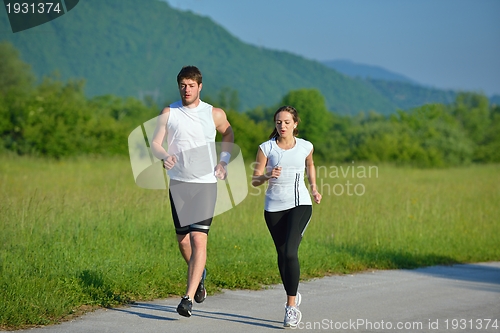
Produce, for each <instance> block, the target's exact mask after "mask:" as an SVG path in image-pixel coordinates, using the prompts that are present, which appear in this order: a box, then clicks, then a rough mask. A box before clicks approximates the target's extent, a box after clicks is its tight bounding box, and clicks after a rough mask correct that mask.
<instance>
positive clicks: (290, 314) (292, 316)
mask: <svg viewBox="0 0 500 333" xmlns="http://www.w3.org/2000/svg"><path fill="white" fill-rule="evenodd" d="M301 319H302V312H300V310H299V309H298V308H296V307H295V306H287V307H285V319H284V321H283V326H285V327H292V328H295V327H297V325H298V324H299V323H300V320H301Z"/></svg>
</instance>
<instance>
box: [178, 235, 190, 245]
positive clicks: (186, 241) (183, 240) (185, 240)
mask: <svg viewBox="0 0 500 333" xmlns="http://www.w3.org/2000/svg"><path fill="white" fill-rule="evenodd" d="M177 242H178V243H179V246H181V247H185V246H191V240H190V237H189V234H186V235H177Z"/></svg>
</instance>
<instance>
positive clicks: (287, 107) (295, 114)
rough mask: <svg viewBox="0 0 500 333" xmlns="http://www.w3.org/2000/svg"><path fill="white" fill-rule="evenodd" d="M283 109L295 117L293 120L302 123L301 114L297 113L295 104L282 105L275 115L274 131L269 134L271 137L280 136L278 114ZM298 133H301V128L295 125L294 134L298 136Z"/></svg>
mask: <svg viewBox="0 0 500 333" xmlns="http://www.w3.org/2000/svg"><path fill="white" fill-rule="evenodd" d="M282 111H286V112H288V113H290V114H291V115H292V117H293V121H294V122H296V123H297V124H298V123H300V118H299V114H298V113H297V110H295V108H294V107H293V106H289V105H285V106H282V107H280V108H279V109H278V110H276V112H275V113H274V117H273V122H274V129H273V132H272V133H271V135H269V139H272V138H277V137H278V136H279V133H278V130H277V129H276V116H277V115H278V113H280V112H282ZM298 133H299V130H298V129H297V127H295V128H294V129H293V136H297V134H298Z"/></svg>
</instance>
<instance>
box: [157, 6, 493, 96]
mask: <svg viewBox="0 0 500 333" xmlns="http://www.w3.org/2000/svg"><path fill="white" fill-rule="evenodd" d="M166 1H167V2H168V3H169V4H170V5H171V6H173V7H174V8H177V9H182V10H191V11H192V12H194V13H196V14H199V15H203V16H208V17H210V18H212V19H213V20H214V21H215V22H217V23H218V24H220V25H221V26H223V27H224V28H226V29H227V30H228V31H229V32H230V33H231V34H233V35H234V36H236V37H238V38H239V39H240V40H242V41H243V42H246V43H249V44H252V45H257V46H262V47H266V48H271V49H276V50H284V51H288V52H291V53H294V54H298V55H301V56H303V57H305V58H308V59H313V60H319V61H323V60H335V59H348V60H351V61H354V62H357V63H363V64H368V65H377V66H381V67H384V68H386V69H388V70H391V71H393V72H396V73H399V74H403V75H405V76H407V77H409V78H411V79H413V80H415V81H417V82H420V83H422V84H425V85H430V86H434V87H437V88H445V89H459V90H472V91H479V92H483V93H486V94H487V95H492V94H498V95H500V1H499V0H418V1H417V0H349V1H348V0H251V1H246V0H244V1H243V0H240V1H236V0H182V1H181V0H166Z"/></svg>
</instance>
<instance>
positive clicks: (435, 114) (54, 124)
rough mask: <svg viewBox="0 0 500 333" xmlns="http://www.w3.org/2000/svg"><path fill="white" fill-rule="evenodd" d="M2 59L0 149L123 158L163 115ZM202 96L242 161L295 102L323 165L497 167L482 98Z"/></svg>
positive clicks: (497, 125) (498, 152) (498, 119)
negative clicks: (358, 108) (269, 101)
mask: <svg viewBox="0 0 500 333" xmlns="http://www.w3.org/2000/svg"><path fill="white" fill-rule="evenodd" d="M0 58H1V62H0V152H1V151H2V150H3V151H4V152H5V151H11V152H15V153H17V154H29V155H36V156H46V157H51V158H64V157H70V156H76V155H127V154H128V147H127V143H128V141H127V138H128V135H129V134H130V132H131V131H132V130H133V129H134V128H136V127H137V126H139V125H140V124H142V123H143V122H145V121H148V120H150V119H151V118H154V117H155V116H157V115H158V113H159V110H160V109H161V108H162V106H161V105H156V104H155V103H154V102H153V101H152V99H146V100H144V101H140V100H138V99H136V98H132V97H128V98H124V97H117V96H113V95H104V96H98V97H93V98H87V97H86V96H85V93H84V82H83V81H82V80H70V81H67V82H62V81H61V80H60V79H58V78H57V76H56V75H54V76H52V77H48V78H44V79H43V80H42V81H41V82H39V83H36V80H35V77H34V75H33V73H32V71H31V69H30V67H29V66H28V65H27V64H25V63H24V62H23V61H21V60H20V58H19V54H18V52H17V50H16V49H14V48H13V47H12V46H11V45H10V44H8V43H0ZM202 99H203V100H205V101H207V102H209V103H211V104H213V105H215V106H218V107H221V108H223V109H224V110H225V111H226V113H227V115H228V118H229V121H230V122H231V125H232V126H233V129H234V131H235V135H236V139H235V142H236V143H237V144H238V145H239V146H240V148H241V150H242V152H243V156H244V158H245V160H247V161H251V160H253V158H254V157H255V154H256V150H257V147H258V145H259V144H260V143H261V142H263V141H265V140H267V138H268V136H269V134H270V133H271V131H272V129H273V115H274V112H275V110H276V109H277V108H278V107H279V106H281V105H292V106H294V107H295V108H296V109H297V110H298V112H299V116H300V118H301V123H300V124H299V126H298V128H299V136H300V137H302V138H304V139H307V140H310V141H311V142H312V143H313V144H314V147H315V158H316V160H318V161H320V162H322V163H343V162H349V163H350V162H351V161H356V162H372V163H380V162H389V163H395V164H400V165H413V166H418V167H448V166H458V165H466V164H469V163H473V162H475V163H489V162H496V163H498V162H500V107H499V106H498V105H490V104H489V101H488V98H487V97H486V96H484V95H482V94H477V93H470V92H462V93H458V94H457V96H456V98H455V101H454V102H453V103H450V104H427V105H423V106H420V107H417V108H413V109H410V110H399V111H398V112H397V113H394V114H391V115H389V116H383V115H381V114H377V113H375V112H369V113H360V114H358V115H356V116H342V115H339V114H336V113H332V112H330V111H329V110H328V109H327V107H326V103H325V98H324V96H323V95H322V94H321V92H320V91H319V90H317V89H298V90H293V91H290V92H289V93H288V94H286V95H285V96H284V97H283V98H282V100H281V101H280V103H279V104H277V105H274V106H262V107H256V108H254V109H250V110H247V111H245V112H239V111H238V105H239V101H238V93H237V91H236V90H234V89H231V88H227V89H222V90H221V91H220V92H219V93H218V94H217V95H216V96H204V95H203V94H202ZM171 102H172V101H171ZM167 104H168V103H167Z"/></svg>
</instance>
